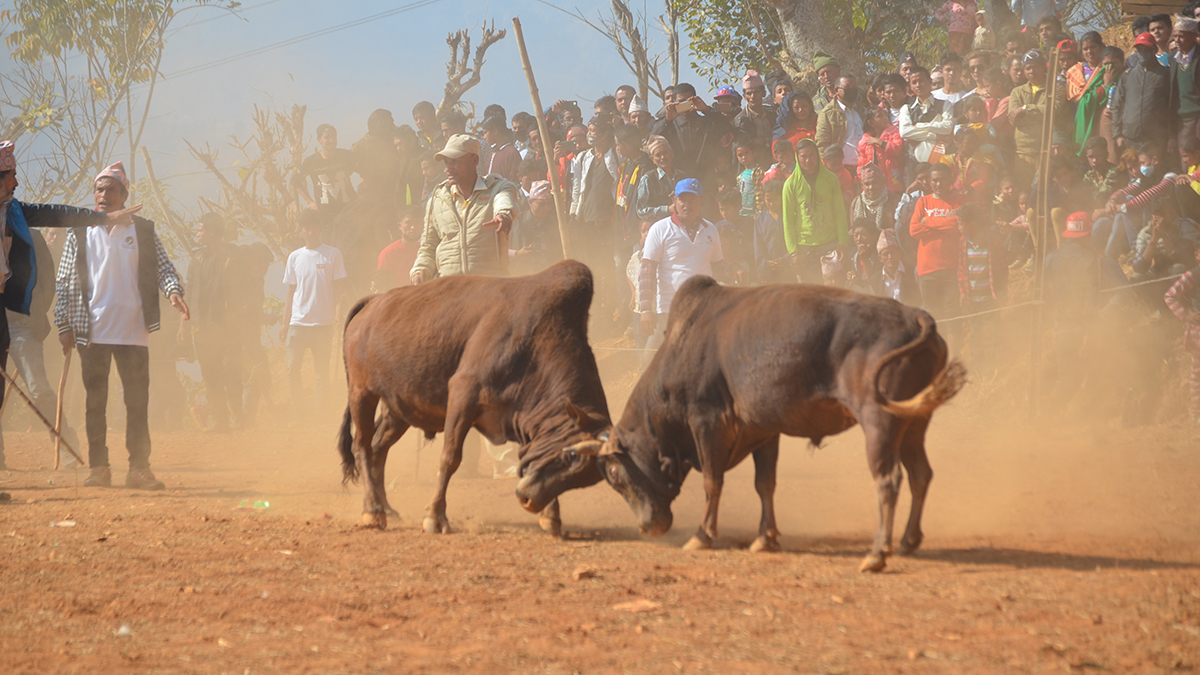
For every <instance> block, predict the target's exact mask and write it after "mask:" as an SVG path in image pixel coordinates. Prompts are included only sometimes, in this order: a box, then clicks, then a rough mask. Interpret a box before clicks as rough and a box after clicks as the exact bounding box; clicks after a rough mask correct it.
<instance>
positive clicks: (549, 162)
mask: <svg viewBox="0 0 1200 675" xmlns="http://www.w3.org/2000/svg"><path fill="white" fill-rule="evenodd" d="M513 33H514V34H515V35H516V36H517V47H518V48H519V49H520V50H521V65H522V66H523V67H524V68H525V80H526V81H527V82H528V83H529V96H530V98H532V99H533V109H534V112H536V113H537V123H538V135H540V136H541V137H542V157H543V158H545V160H546V172H547V174H548V176H549V178H550V189H551V191H552V192H553V193H554V210H555V212H556V213H557V215H558V236H559V237H560V238H561V240H562V251H563V258H569V257H571V255H570V251H571V245H570V240H569V239H568V237H567V206H566V203H565V200H566V195H564V194H563V192H562V187H561V186H560V185H559V184H558V171H556V170H555V167H554V154H553V153H552V152H551V148H550V128H549V127H548V126H547V125H546V111H545V110H543V109H542V97H541V96H540V95H539V94H538V88H537V81H536V80H534V79H533V66H531V65H529V52H528V51H526V50H525V35H524V34H523V33H522V32H521V20H520V19H519V18H517V17H515V16H514V17H513Z"/></svg>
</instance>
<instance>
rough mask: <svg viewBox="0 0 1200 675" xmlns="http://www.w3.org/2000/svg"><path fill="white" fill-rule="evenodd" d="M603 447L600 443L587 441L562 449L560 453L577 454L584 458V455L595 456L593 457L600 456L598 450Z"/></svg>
mask: <svg viewBox="0 0 1200 675" xmlns="http://www.w3.org/2000/svg"><path fill="white" fill-rule="evenodd" d="M603 447H604V443H603V442H602V441H597V440H588V441H581V442H579V443H576V444H575V445H568V446H567V447H565V448H563V449H562V451H563V452H575V453H579V454H580V455H585V456H586V455H591V456H595V455H598V454H600V449H601V448H603Z"/></svg>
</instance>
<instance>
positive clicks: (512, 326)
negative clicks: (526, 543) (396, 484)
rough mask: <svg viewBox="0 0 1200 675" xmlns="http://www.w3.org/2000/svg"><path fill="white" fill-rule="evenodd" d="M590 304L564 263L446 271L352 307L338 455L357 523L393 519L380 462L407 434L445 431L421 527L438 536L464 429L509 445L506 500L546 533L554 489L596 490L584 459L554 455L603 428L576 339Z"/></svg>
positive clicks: (552, 517)
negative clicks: (514, 463)
mask: <svg viewBox="0 0 1200 675" xmlns="http://www.w3.org/2000/svg"><path fill="white" fill-rule="evenodd" d="M591 302H592V275H591V272H590V271H589V270H588V268H587V267H586V266H584V265H583V264H581V263H579V262H576V261H573V260H567V261H563V262H560V263H558V264H556V265H554V266H553V267H550V268H549V269H547V270H545V271H544V272H541V273H540V274H535V275H533V276H528V277H514V278H508V279H497V278H494V277H480V276H455V277H446V278H442V279H436V280H434V281H431V282H429V283H426V284H422V285H420V286H413V287H407V288H398V289H395V290H392V291H390V292H388V293H385V294H383V295H378V296H373V297H370V298H366V299H364V300H361V301H359V303H358V305H356V306H355V307H354V308H353V309H352V310H351V311H350V317H349V319H348V320H347V322H346V331H345V359H346V378H347V381H348V386H349V401H348V403H347V405H346V412H345V415H344V417H343V420H342V428H341V433H340V438H339V450H340V452H341V456H342V472H343V475H344V479H345V480H357V479H358V477H359V475H360V474H365V476H366V480H364V481H363V493H364V495H363V521H364V523H366V524H368V525H374V526H377V527H380V528H383V527H386V526H387V514H388V513H389V512H390V513H392V514H393V515H394V514H395V512H394V511H392V510H391V508H390V507H389V506H388V503H387V497H386V495H385V492H384V483H383V476H384V464H385V463H386V462H387V455H388V449H389V448H390V447H391V446H392V445H393V444H394V443H395V442H396V441H398V440H399V439H400V437H401V436H402V435H403V434H404V432H405V431H407V430H408V428H409V427H417V428H418V429H421V430H422V431H424V432H425V436H426V438H432V437H433V435H434V434H435V433H437V432H440V431H445V444H444V446H443V448H442V456H441V465H440V469H439V471H438V480H437V491H436V493H435V494H434V497H433V501H432V503H430V505H429V508H428V509H427V512H426V515H425V519H424V523H423V525H424V527H425V530H426V531H428V532H431V533H438V532H447V531H449V522H448V521H447V519H446V486H447V484H448V483H449V481H450V476H451V475H453V474H454V472H455V471H456V470H457V469H458V465H459V463H460V462H461V460H462V446H463V439H464V438H466V435H467V431H468V430H469V429H470V428H471V427H472V426H474V427H475V428H476V429H478V430H479V431H480V433H482V434H483V435H484V436H486V437H487V438H488V439H489V440H491V441H492V442H493V443H497V444H499V443H505V442H508V441H516V442H517V443H519V444H520V448H519V457H520V474H521V480H520V481H519V482H518V484H517V499H518V500H519V501H520V503H521V505H522V506H523V507H525V508H526V509H528V510H530V511H532V512H534V513H537V512H539V511H542V512H543V520H542V526H543V527H544V528H546V529H548V530H550V531H552V532H555V533H557V532H558V530H559V527H560V520H559V515H558V502H557V497H558V495H560V494H562V492H564V491H565V490H569V489H572V488H577V487H587V486H589V485H593V484H595V483H598V482H600V473H599V471H598V470H597V468H596V460H595V458H594V457H592V456H588V455H579V454H575V453H564V452H562V449H563V448H564V446H568V445H571V444H574V443H579V442H581V441H584V440H588V439H595V438H596V432H598V431H600V430H602V429H604V428H606V427H607V426H609V425H610V424H611V423H610V422H609V414H608V404H607V402H606V401H605V398H604V389H603V387H602V386H601V384H600V373H599V370H598V369H597V368H596V359H595V357H594V356H593V355H592V350H591V347H590V346H588V341H587V319H588V308H589V307H590V305H591ZM380 401H382V402H383V406H382V413H381V414H380V418H379V421H378V423H377V421H376V418H375V413H376V408H377V407H379V403H380ZM352 426H353V434H352V433H351V429H352Z"/></svg>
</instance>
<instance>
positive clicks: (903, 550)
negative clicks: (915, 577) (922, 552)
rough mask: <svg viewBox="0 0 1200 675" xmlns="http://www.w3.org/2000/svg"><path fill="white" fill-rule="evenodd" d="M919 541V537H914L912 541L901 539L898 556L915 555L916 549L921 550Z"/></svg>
mask: <svg viewBox="0 0 1200 675" xmlns="http://www.w3.org/2000/svg"><path fill="white" fill-rule="evenodd" d="M921 539H922V538H921V537H916V538H915V539H913V540H912V541H909V540H908V539H901V540H900V555H912V554H914V553H916V552H917V549H919V548H921Z"/></svg>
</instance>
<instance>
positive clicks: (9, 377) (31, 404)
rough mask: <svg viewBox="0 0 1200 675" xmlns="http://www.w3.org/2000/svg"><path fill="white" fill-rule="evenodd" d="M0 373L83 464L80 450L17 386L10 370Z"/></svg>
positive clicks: (2, 370) (1, 369)
mask: <svg viewBox="0 0 1200 675" xmlns="http://www.w3.org/2000/svg"><path fill="white" fill-rule="evenodd" d="M0 374H3V375H4V379H6V380H8V382H9V384H11V385H13V389H15V390H16V391H17V394H19V395H20V396H21V400H23V401H25V403H26V404H27V405H28V406H29V409H30V410H32V411H33V414H35V415H37V418H38V419H39V420H41V421H42V424H43V425H45V426H46V428H47V429H49V430H50V433H52V434H54V435H55V437H57V438H58V440H60V441H62V444H63V447H64V448H66V449H67V452H69V453H71V456H72V457H74V458H75V459H76V460H77V461H78V462H79V463H80V464H83V463H84V461H83V458H82V457H80V456H79V453H78V452H75V448H72V447H71V444H70V443H68V442H67V441H66V440H65V439H64V438H63V437H62V435H61V434H59V433H58V429H55V428H54V425H53V424H50V420H48V419H46V416H45V415H43V414H42V411H41V410H38V408H37V406H36V405H34V404H33V401H30V400H29V397H28V396H26V395H25V392H23V391H21V388H20V387H18V386H16V383H17V382H16V380H14V379H13V376H12V375H9V374H8V371H7V370H4V369H3V368H0Z"/></svg>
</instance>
